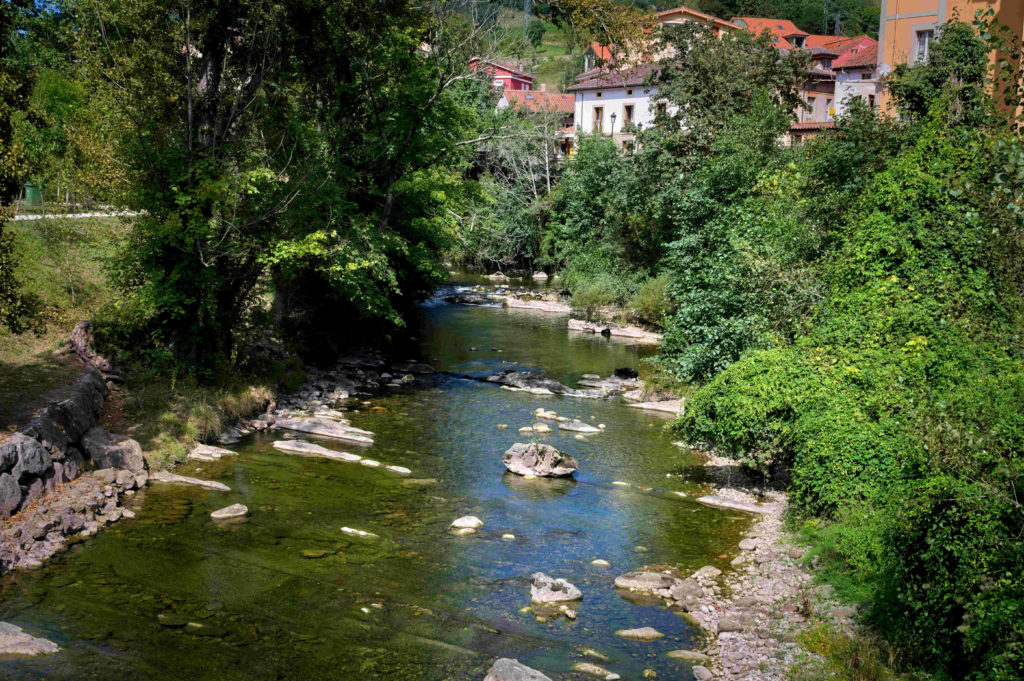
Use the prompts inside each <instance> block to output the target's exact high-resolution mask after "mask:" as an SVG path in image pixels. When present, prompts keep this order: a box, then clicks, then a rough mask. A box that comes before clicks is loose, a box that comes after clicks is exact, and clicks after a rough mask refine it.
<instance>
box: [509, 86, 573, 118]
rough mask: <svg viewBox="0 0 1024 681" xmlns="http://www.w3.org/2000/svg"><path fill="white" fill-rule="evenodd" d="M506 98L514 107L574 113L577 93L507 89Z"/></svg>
mask: <svg viewBox="0 0 1024 681" xmlns="http://www.w3.org/2000/svg"><path fill="white" fill-rule="evenodd" d="M504 94H505V99H506V100H507V101H508V105H509V106H510V107H512V108H513V109H521V108H524V107H525V108H527V109H529V110H530V111H553V112H559V113H573V111H575V109H576V95H567V94H562V93H561V92H543V91H541V90H507V91H506V92H505V93H504Z"/></svg>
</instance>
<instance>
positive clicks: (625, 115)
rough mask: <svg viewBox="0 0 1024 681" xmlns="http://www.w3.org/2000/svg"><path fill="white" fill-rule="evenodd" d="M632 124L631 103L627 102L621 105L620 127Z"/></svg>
mask: <svg viewBox="0 0 1024 681" xmlns="http://www.w3.org/2000/svg"><path fill="white" fill-rule="evenodd" d="M632 124H633V105H632V104H627V105H626V106H624V107H622V128H623V129H625V128H628V127H629V126H630V125H632Z"/></svg>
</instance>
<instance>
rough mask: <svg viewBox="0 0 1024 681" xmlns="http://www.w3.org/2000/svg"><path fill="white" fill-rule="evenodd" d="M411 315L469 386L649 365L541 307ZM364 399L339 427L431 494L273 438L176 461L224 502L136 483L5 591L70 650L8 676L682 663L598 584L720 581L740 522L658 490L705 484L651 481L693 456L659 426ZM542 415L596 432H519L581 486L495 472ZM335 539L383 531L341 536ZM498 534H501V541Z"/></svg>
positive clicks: (603, 406)
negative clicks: (227, 521) (231, 511)
mask: <svg viewBox="0 0 1024 681" xmlns="http://www.w3.org/2000/svg"><path fill="white" fill-rule="evenodd" d="M421 316H422V319H421V320H420V324H419V347H418V351H419V353H420V354H421V356H422V357H423V358H424V359H426V360H429V361H433V362H434V363H435V365H436V366H437V367H438V368H439V369H443V370H447V371H450V372H452V373H453V374H462V375H471V376H484V375H486V374H487V373H489V372H491V371H494V370H496V369H500V368H506V367H508V366H511V365H510V364H509V362H511V361H516V362H519V363H520V364H518V365H516V366H518V367H523V368H538V369H540V368H543V369H544V370H545V371H546V372H547V373H548V375H550V376H551V377H553V378H557V379H558V380H561V381H563V382H566V383H570V384H571V382H572V381H574V380H575V379H576V378H578V377H579V375H580V374H583V373H600V374H602V375H607V374H609V373H610V372H611V371H612V370H614V369H615V368H617V367H622V366H635V365H636V363H637V361H638V359H639V353H640V352H641V351H639V350H638V349H636V348H633V347H630V346H627V345H623V344H620V343H616V342H613V341H608V340H606V339H603V338H601V337H593V336H591V337H581V336H575V337H570V336H569V334H568V333H567V332H566V330H565V317H559V316H556V315H550V314H535V313H529V312H524V311H520V310H506V309H501V308H486V307H463V306H453V305H445V304H436V303H434V304H429V305H426V306H424V307H423V309H422V314H421ZM471 347H477V348H478V349H477V350H476V351H473V350H470V348H471ZM491 348H495V350H491ZM498 350H503V352H498ZM373 404H374V405H375V406H380V407H383V408H384V409H383V410H379V411H378V410H375V411H368V410H363V409H361V410H360V411H358V412H357V413H352V414H351V419H352V423H353V425H354V426H357V427H359V428H365V429H368V430H371V431H373V432H375V433H376V444H374V446H373V447H370V448H366V449H361V450H360V452H359V453H360V454H363V455H365V456H368V457H371V458H373V459H376V460H379V461H386V462H388V463H392V464H398V465H402V466H407V467H408V468H410V469H411V470H412V476H411V477H412V478H413V479H418V480H423V479H435V480H436V481H437V484H429V483H423V484H411V485H410V484H406V483H407V482H409V481H410V479H409V478H403V477H402V476H399V475H396V474H393V473H389V472H387V471H384V470H380V469H369V468H366V467H363V466H360V465H358V464H350V463H342V462H336V461H325V460H317V459H306V458H301V457H293V456H288V455H285V454H282V453H280V452H277V451H276V450H274V449H273V448H272V447H271V446H270V443H271V441H272V439H273V438H275V437H278V436H279V435H278V434H270V435H266V436H258V437H255V438H250V439H248V440H246V441H243V443H242V444H241V445H239V446H238V447H236V449H237V451H238V452H239V456H238V457H237V459H235V458H232V459H224V460H221V461H217V462H214V463H204V464H199V465H196V464H191V465H189V466H188V467H186V469H185V470H183V471H181V472H182V473H184V474H188V475H197V476H198V477H206V478H211V479H216V480H219V481H221V482H224V483H226V484H227V485H229V486H230V487H231V488H232V491H231V492H230V493H221V492H211V491H208V490H202V489H195V488H188V487H179V486H161V485H154V486H151V487H150V488H149V489H148V490H147V491H145V492H144V493H142V494H140V495H139V496H138V498H137V501H135V502H134V508H135V509H136V510H137V511H138V517H137V518H136V519H135V520H134V521H127V522H123V523H120V524H118V525H116V526H114V527H112V528H110V529H108V530H106V531H104V532H103V533H101V534H100V535H98V536H96V537H93V538H91V539H90V540H89V541H87V542H83V543H81V544H79V545H76V546H74V547H73V548H71V549H70V550H69V551H68V552H67V553H66V554H64V555H63V556H60V557H59V558H58V559H57V560H56V561H54V562H53V563H52V564H51V565H49V566H47V567H45V568H43V569H41V570H39V571H36V572H33V573H24V574H19V575H11V576H8V577H5V578H4V579H3V580H2V581H0V597H2V601H0V620H2V621H11V622H14V623H16V624H18V625H19V626H22V627H24V628H25V629H26V631H29V632H30V633H32V634H33V635H36V636H45V637H47V638H50V639H51V640H54V641H56V642H57V643H59V644H60V645H61V647H62V649H63V650H62V652H61V653H58V654H57V655H54V656H51V657H48V658H39V659H35V660H23V661H9V662H0V675H2V677H3V678H5V679H8V678H9V679H41V678H48V679H82V678H93V679H107V678H111V679H113V678H119V679H120V678H126V677H127V678H146V679H207V678H209V679H219V680H223V679H273V678H278V679H321V678H322V679H328V678H330V679H339V678H353V679H396V680H412V679H482V678H483V676H484V673H485V671H486V668H487V667H488V666H489V664H490V662H491V661H492V660H493V658H494V657H497V656H510V657H518V658H519V659H520V660H522V661H524V662H526V663H528V664H530V665H531V666H534V667H536V668H538V669H541V670H543V671H545V672H546V673H548V674H549V675H552V676H553V677H556V678H559V675H561V678H568V677H567V676H566V674H567V673H568V672H569V670H570V669H571V667H572V664H573V663H574V662H576V661H579V660H580V659H581V657H580V655H581V653H580V651H581V650H582V649H583V648H593V649H595V650H598V651H600V652H601V653H602V654H604V655H606V656H608V657H609V658H610V661H609V662H607V663H605V666H607V667H608V668H609V670H611V671H613V672H616V673H618V674H621V675H622V676H623V678H626V679H629V678H639V677H640V674H641V671H642V670H643V669H645V668H653V669H655V670H657V671H659V673H660V675H661V676H660V678H676V676H677V675H679V674H681V673H682V671H683V670H684V669H685V665H684V663H680V662H678V661H673V660H668V658H666V657H665V653H666V652H668V651H669V650H675V649H679V648H687V647H695V646H697V645H698V643H699V641H698V636H699V633H698V632H697V631H695V630H694V629H692V628H691V627H690V626H689V625H688V624H687V623H686V621H685V620H684V618H682V617H681V616H679V615H677V614H675V613H673V612H671V611H670V610H668V609H665V608H664V607H662V606H661V605H658V604H643V603H642V604H636V603H634V602H631V601H630V600H627V599H625V598H623V597H622V596H620V595H619V594H617V593H616V591H615V589H614V586H613V584H612V581H613V580H614V578H615V577H616V576H617V575H619V574H622V573H624V572H627V571H630V570H632V569H635V568H637V567H639V566H640V565H643V564H645V563H646V564H658V565H678V566H679V567H680V568H681V569H683V570H693V569H696V568H698V567H700V566H702V565H705V564H709V563H710V564H714V565H718V566H719V567H725V566H726V564H727V560H726V559H722V558H718V556H719V555H721V554H723V553H724V552H725V551H726V550H728V549H731V547H734V546H735V544H736V541H737V540H738V538H739V536H740V533H741V532H742V530H743V529H744V527H745V523H743V522H737V521H735V520H733V517H734V516H733V514H728V515H727V514H726V513H723V512H721V511H718V510H715V509H710V508H704V507H702V506H699V505H697V504H695V503H694V502H692V501H690V500H689V499H686V498H680V497H678V496H676V495H674V494H671V492H674V491H683V492H691V493H692V492H693V491H695V489H696V484H695V483H694V482H693V481H687V480H686V479H685V478H683V477H679V476H677V475H673V477H668V478H667V477H666V474H669V473H678V472H679V471H680V470H685V464H686V463H687V462H686V459H685V457H686V454H685V453H683V452H681V450H679V449H678V448H676V447H674V446H673V445H672V444H671V437H670V435H669V434H668V433H666V432H665V431H664V429H663V428H661V426H662V425H663V424H664V423H665V422H664V421H663V420H660V419H659V418H658V417H652V416H650V415H648V414H644V413H642V412H637V411H636V410H632V409H626V408H624V407H623V406H622V405H621V403H620V402H619V401H618V400H601V401H597V400H579V399H572V398H558V397H553V396H535V395H530V394H526V393H515V392H509V391H505V390H500V389H499V388H497V387H496V386H493V385H488V384H484V383H480V382H477V381H472V380H467V379H462V378H455V377H452V376H437V377H435V379H433V380H432V381H431V382H430V383H429V385H428V386H426V387H423V388H420V389H416V390H408V391H402V392H400V393H397V394H392V395H389V396H385V397H380V398H375V399H374V400H373ZM537 407H544V408H545V409H553V410H555V411H557V412H558V413H559V414H564V415H566V416H571V417H578V418H580V419H582V420H584V421H586V422H588V423H590V422H593V423H604V424H606V426H607V428H606V430H605V431H604V432H602V433H600V434H595V435H593V436H589V437H588V438H587V440H586V441H582V442H581V441H578V440H576V439H575V438H574V435H575V434H574V433H559V432H558V430H557V428H556V429H555V432H553V433H551V434H548V435H544V436H539V435H534V436H533V437H535V438H536V439H537V440H538V441H542V442H547V443H550V444H553V445H554V446H556V447H558V448H560V449H562V450H563V451H565V452H567V453H569V454H571V455H573V456H574V457H576V458H577V459H578V460H579V462H580V471H579V472H578V474H577V476H576V478H575V480H526V479H523V478H520V477H518V476H514V475H511V474H507V473H505V471H504V467H503V466H502V464H501V454H502V452H504V450H505V449H507V448H508V447H509V446H510V445H511V444H512V443H514V442H516V441H520V440H521V439H522V438H523V437H524V436H522V435H520V434H519V433H518V432H517V429H518V428H519V427H520V426H524V425H529V424H530V423H532V422H533V411H534V409H536V408H537ZM592 417H593V418H592ZM499 423H506V424H508V425H509V428H508V429H506V430H498V429H497V428H496V425H497V424H499ZM651 424H654V427H651ZM320 443H321V444H323V445H324V446H327V447H330V448H334V449H339V450H341V449H344V447H343V446H341V445H339V444H338V443H336V442H335V443H330V442H327V441H321V442H320ZM615 481H620V482H628V483H630V485H629V486H621V485H613V484H612V483H613V482H615ZM642 488H650V490H649V491H645V490H644V489H642ZM232 503H244V504H245V505H246V506H248V507H249V509H250V511H251V514H250V517H249V518H248V519H247V521H246V522H244V523H240V524H236V525H218V524H217V523H215V522H213V521H211V520H210V518H209V512H210V511H212V510H214V509H216V508H221V507H223V506H226V505H228V504H232ZM462 515H476V516H478V517H480V518H481V519H482V520H483V521H484V523H485V524H484V527H483V528H481V530H480V531H479V532H478V533H477V534H475V535H472V536H470V537H456V536H453V535H451V534H450V533H448V531H447V528H448V524H449V523H450V522H451V521H452V520H453V519H454V518H456V517H459V516H462ZM343 526H344V527H351V528H356V529H360V530H364V531H366V532H371V533H374V534H376V535H379V537H378V538H364V537H354V536H346V535H345V534H343V533H342V532H341V529H340V528H341V527H343ZM505 533H511V534H513V535H515V540H514V541H503V540H502V535H503V534H505ZM641 546H642V547H645V548H646V549H647V550H646V551H645V552H642V553H641V552H637V550H636V549H637V547H641ZM595 559H603V560H607V561H608V562H609V563H610V564H611V565H610V566H609V567H603V566H600V565H592V564H591V561H593V560H595ZM536 571H544V572H546V573H547V574H550V575H552V576H555V577H564V578H566V579H568V580H569V581H570V582H572V583H573V584H575V585H576V586H578V587H579V588H580V589H581V590H582V592H583V594H584V598H583V601H582V602H581V603H580V604H579V605H578V606H577V607H576V610H577V612H578V617H577V619H576V620H575V621H571V620H568V619H566V618H555V619H549V620H547V621H545V622H538V621H537V619H536V617H535V615H534V613H532V612H521V610H523V609H524V607H525V606H528V605H529V600H530V598H529V575H530V574H531V573H533V572H536ZM643 626H652V627H654V628H655V629H658V630H659V631H661V632H664V633H665V634H666V637H665V638H664V639H661V640H660V641H654V642H649V643H639V642H633V641H626V640H623V639H621V638H619V637H617V636H615V634H614V632H615V631H616V630H618V629H625V628H637V627H643Z"/></svg>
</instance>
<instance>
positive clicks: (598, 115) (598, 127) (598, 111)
mask: <svg viewBox="0 0 1024 681" xmlns="http://www.w3.org/2000/svg"><path fill="white" fill-rule="evenodd" d="M593 131H594V132H604V107H603V106H595V107H594V130H593Z"/></svg>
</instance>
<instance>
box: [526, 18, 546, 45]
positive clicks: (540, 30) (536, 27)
mask: <svg viewBox="0 0 1024 681" xmlns="http://www.w3.org/2000/svg"><path fill="white" fill-rule="evenodd" d="M545 31H547V24H546V23H545V22H543V21H541V20H540V19H530V23H529V24H527V26H526V40H527V41H528V42H529V43H530V45H532V46H533V47H534V49H536V48H538V47H540V45H541V43H543V42H544V32H545Z"/></svg>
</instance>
